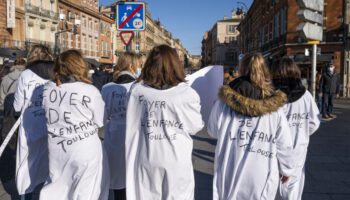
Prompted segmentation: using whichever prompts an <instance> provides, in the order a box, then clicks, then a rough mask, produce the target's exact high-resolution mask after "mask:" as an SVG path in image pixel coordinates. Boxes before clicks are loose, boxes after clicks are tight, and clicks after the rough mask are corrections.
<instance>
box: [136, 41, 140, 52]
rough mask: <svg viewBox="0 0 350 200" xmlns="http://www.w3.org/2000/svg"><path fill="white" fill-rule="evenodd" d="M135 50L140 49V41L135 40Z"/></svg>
mask: <svg viewBox="0 0 350 200" xmlns="http://www.w3.org/2000/svg"><path fill="white" fill-rule="evenodd" d="M135 49H136V51H140V43H139V42H136V47H135Z"/></svg>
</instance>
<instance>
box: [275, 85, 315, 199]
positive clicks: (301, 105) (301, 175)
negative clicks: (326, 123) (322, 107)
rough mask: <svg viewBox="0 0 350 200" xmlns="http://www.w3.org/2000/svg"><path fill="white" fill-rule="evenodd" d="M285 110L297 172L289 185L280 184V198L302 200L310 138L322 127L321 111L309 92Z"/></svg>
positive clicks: (288, 105) (284, 108)
mask: <svg viewBox="0 0 350 200" xmlns="http://www.w3.org/2000/svg"><path fill="white" fill-rule="evenodd" d="M283 110H284V113H285V115H286V116H287V120H288V123H289V127H290V129H291V132H290V133H291V137H292V142H293V155H294V160H295V168H296V170H295V173H294V174H293V176H292V177H291V178H290V180H289V181H288V182H287V183H285V184H280V196H279V198H281V199H284V200H300V199H301V197H302V193H303V189H304V181H305V169H304V165H305V160H306V154H307V148H308V145H309V140H310V136H311V135H312V134H313V133H314V132H315V131H316V130H317V129H318V127H319V126H320V120H319V110H318V108H317V105H316V103H315V100H314V98H313V97H312V95H311V94H310V92H309V91H306V92H305V94H304V95H303V96H302V97H301V98H300V99H298V100H297V101H295V102H293V103H288V104H286V105H285V106H284V107H283Z"/></svg>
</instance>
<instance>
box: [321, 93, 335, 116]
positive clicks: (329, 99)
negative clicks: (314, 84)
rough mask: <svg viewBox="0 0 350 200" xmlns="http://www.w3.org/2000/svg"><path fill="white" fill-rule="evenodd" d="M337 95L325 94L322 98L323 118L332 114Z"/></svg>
mask: <svg viewBox="0 0 350 200" xmlns="http://www.w3.org/2000/svg"><path fill="white" fill-rule="evenodd" d="M334 97H335V94H323V96H322V116H325V115H329V114H332V112H333V101H334Z"/></svg>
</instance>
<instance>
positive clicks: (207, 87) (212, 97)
mask: <svg viewBox="0 0 350 200" xmlns="http://www.w3.org/2000/svg"><path fill="white" fill-rule="evenodd" d="M186 80H187V81H188V83H189V84H190V85H191V87H192V88H193V89H194V90H196V92H197V93H198V95H199V97H200V98H201V113H202V117H203V120H204V122H205V123H207V122H208V119H209V115H210V112H211V108H212V107H213V105H214V103H215V101H216V99H218V94H219V89H220V87H221V86H222V85H223V82H224V67H223V66H220V65H216V66H208V67H205V68H203V69H201V70H199V71H197V72H195V73H193V74H191V75H188V76H187V77H186Z"/></svg>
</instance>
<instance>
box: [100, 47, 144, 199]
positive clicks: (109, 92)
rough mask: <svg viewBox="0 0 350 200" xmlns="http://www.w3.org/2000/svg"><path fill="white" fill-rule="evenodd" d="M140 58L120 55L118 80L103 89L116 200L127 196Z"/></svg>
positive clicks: (106, 147)
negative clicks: (130, 123) (129, 126)
mask: <svg viewBox="0 0 350 200" xmlns="http://www.w3.org/2000/svg"><path fill="white" fill-rule="evenodd" d="M140 70H141V69H140V68H139V62H138V57H137V55H136V54H134V53H130V52H128V53H124V54H122V55H121V56H120V58H119V60H118V63H117V65H116V67H115V68H114V77H115V78H114V79H115V80H114V82H111V83H108V84H106V85H105V86H103V88H102V91H101V93H102V98H103V100H104V102H105V103H106V105H105V114H104V124H105V137H104V147H105V149H106V153H107V156H108V161H109V170H110V187H109V188H110V189H111V190H113V193H114V199H115V200H125V199H126V190H125V187H126V183H125V182H126V178H125V174H126V169H125V131H126V130H125V128H126V108H127V104H128V100H127V97H128V96H129V91H130V87H131V85H132V84H133V83H134V81H135V80H136V78H137V77H138V72H139V71H140Z"/></svg>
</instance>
